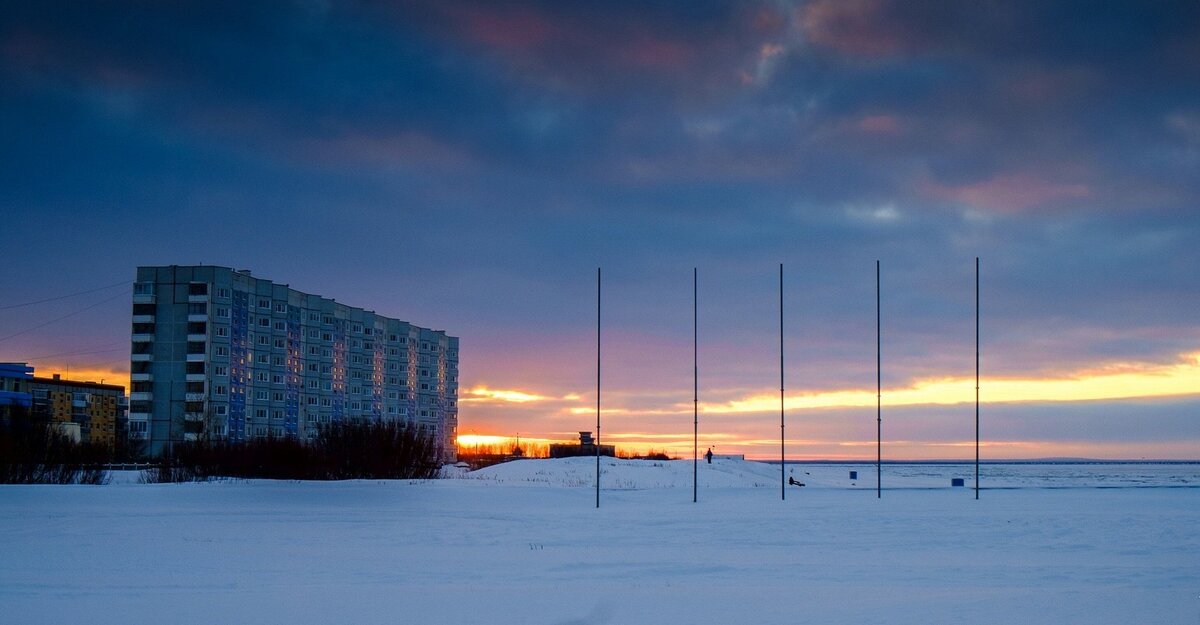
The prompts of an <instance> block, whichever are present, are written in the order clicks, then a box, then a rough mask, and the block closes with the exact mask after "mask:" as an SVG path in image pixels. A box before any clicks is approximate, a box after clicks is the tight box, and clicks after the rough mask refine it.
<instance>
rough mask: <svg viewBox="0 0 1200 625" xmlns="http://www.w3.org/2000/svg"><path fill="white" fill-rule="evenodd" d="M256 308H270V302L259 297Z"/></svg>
mask: <svg viewBox="0 0 1200 625" xmlns="http://www.w3.org/2000/svg"><path fill="white" fill-rule="evenodd" d="M258 307H259V308H270V307H271V300H269V299H263V298H261V297H260V298H258Z"/></svg>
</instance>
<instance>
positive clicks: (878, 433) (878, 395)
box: [875, 260, 883, 499]
mask: <svg viewBox="0 0 1200 625" xmlns="http://www.w3.org/2000/svg"><path fill="white" fill-rule="evenodd" d="M879 320H880V313H879V261H878V260H877V261H875V498H876V499H881V498H883V349H882V343H883V341H882V339H881V336H882V332H881V324H880V322H879Z"/></svg>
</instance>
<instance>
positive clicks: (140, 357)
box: [129, 354, 154, 362]
mask: <svg viewBox="0 0 1200 625" xmlns="http://www.w3.org/2000/svg"><path fill="white" fill-rule="evenodd" d="M129 362H154V354H132V355H130V356H129Z"/></svg>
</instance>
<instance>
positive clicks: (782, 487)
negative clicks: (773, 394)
mask: <svg viewBox="0 0 1200 625" xmlns="http://www.w3.org/2000/svg"><path fill="white" fill-rule="evenodd" d="M784 452H785V449H784V421H783V263H779V499H780V500H786V499H787V483H786V482H787V480H786V479H784V475H786V473H787V462H786V460H785V453H784Z"/></svg>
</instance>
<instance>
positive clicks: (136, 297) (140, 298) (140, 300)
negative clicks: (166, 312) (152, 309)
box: [133, 293, 154, 304]
mask: <svg viewBox="0 0 1200 625" xmlns="http://www.w3.org/2000/svg"><path fill="white" fill-rule="evenodd" d="M133 303H134V304H153V303H154V294H153V293H146V294H139V293H134V294H133Z"/></svg>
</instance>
